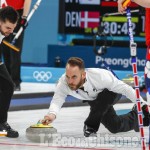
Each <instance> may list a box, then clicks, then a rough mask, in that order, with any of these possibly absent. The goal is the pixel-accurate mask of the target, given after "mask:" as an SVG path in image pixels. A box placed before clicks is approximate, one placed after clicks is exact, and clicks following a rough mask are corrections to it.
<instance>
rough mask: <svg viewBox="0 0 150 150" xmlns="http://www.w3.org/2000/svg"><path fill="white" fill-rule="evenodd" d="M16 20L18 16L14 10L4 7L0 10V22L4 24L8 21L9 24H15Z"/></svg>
mask: <svg viewBox="0 0 150 150" xmlns="http://www.w3.org/2000/svg"><path fill="white" fill-rule="evenodd" d="M18 19H19V14H18V13H17V11H16V10H15V9H14V8H12V7H10V6H6V7H4V8H2V9H0V21H3V22H6V21H7V20H8V21H9V22H11V23H13V24H15V23H16V22H17V21H18Z"/></svg>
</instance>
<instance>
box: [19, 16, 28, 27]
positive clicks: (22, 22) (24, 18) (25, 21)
mask: <svg viewBox="0 0 150 150" xmlns="http://www.w3.org/2000/svg"><path fill="white" fill-rule="evenodd" d="M20 26H21V27H23V29H26V27H27V26H28V22H27V17H26V16H22V17H21V20H20Z"/></svg>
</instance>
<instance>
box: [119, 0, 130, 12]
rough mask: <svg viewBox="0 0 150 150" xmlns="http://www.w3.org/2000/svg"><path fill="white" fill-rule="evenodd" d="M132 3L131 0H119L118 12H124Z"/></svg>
mask: <svg viewBox="0 0 150 150" xmlns="http://www.w3.org/2000/svg"><path fill="white" fill-rule="evenodd" d="M130 4H131V0H118V12H120V13H121V14H123V13H124V11H125V10H126V9H127V7H128V6H129V5H130Z"/></svg>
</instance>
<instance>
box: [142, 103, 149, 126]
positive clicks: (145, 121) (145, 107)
mask: <svg viewBox="0 0 150 150" xmlns="http://www.w3.org/2000/svg"><path fill="white" fill-rule="evenodd" d="M148 107H149V106H148V105H143V106H142V111H143V115H144V118H143V125H144V126H149V123H150V122H149V121H150V114H149V111H148Z"/></svg>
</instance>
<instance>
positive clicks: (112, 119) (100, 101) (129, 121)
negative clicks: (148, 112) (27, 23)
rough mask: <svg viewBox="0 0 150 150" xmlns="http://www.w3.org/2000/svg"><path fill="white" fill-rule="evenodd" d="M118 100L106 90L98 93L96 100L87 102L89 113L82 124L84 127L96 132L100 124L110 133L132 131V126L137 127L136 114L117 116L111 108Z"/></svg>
mask: <svg viewBox="0 0 150 150" xmlns="http://www.w3.org/2000/svg"><path fill="white" fill-rule="evenodd" d="M120 97H121V96H120ZM118 100H119V95H118V94H116V93H113V92H111V91H108V90H107V89H105V90H103V91H102V92H101V93H99V94H98V96H97V98H96V100H94V101H89V102H88V103H89V105H90V113H89V116H88V118H87V119H86V120H85V122H84V123H85V125H87V126H89V127H91V128H93V129H94V130H95V131H98V129H99V126H100V123H102V124H103V125H104V126H105V127H106V128H107V129H108V130H109V131H110V132H112V133H117V132H126V131H130V130H132V129H134V126H136V125H138V118H137V113H136V112H135V111H131V112H129V113H127V114H125V115H119V116H118V115H117V114H116V112H115V110H114V108H113V104H114V103H116V102H117V101H118Z"/></svg>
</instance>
